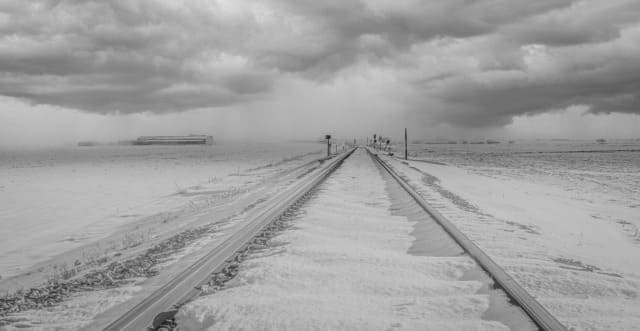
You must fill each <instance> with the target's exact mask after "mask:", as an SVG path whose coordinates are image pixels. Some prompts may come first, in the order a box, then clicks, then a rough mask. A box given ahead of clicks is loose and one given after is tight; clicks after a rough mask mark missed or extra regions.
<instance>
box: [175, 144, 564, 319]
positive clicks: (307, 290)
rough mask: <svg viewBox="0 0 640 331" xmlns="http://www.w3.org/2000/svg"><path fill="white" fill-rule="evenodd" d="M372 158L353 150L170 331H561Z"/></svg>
mask: <svg viewBox="0 0 640 331" xmlns="http://www.w3.org/2000/svg"><path fill="white" fill-rule="evenodd" d="M373 159H374V160H372V159H371V158H370V155H368V154H367V152H366V151H365V150H364V149H359V150H357V151H356V152H355V154H354V156H352V157H351V158H349V160H348V161H346V162H345V163H344V165H343V166H341V167H340V168H339V169H337V170H336V172H335V173H334V174H333V175H332V176H330V177H329V178H327V180H326V181H325V182H324V183H323V184H322V185H320V186H319V187H318V188H317V189H316V190H315V193H314V194H313V195H312V196H311V197H310V198H309V199H308V200H307V201H305V202H304V204H301V205H300V206H299V207H298V208H297V209H296V213H295V214H294V215H293V216H292V217H288V218H287V223H288V224H290V225H292V226H290V227H287V229H286V230H284V231H280V232H279V234H278V235H276V236H275V237H273V238H272V239H271V240H272V241H271V243H270V244H268V245H266V246H264V247H265V248H262V249H260V250H257V251H254V252H252V253H250V254H248V255H247V256H246V257H245V258H244V260H243V261H242V262H241V263H239V265H237V266H236V269H235V270H234V273H233V277H232V278H226V279H225V280H224V281H223V282H222V283H219V284H217V285H216V286H217V288H216V290H215V291H213V292H211V293H209V294H206V295H203V296H201V297H199V298H197V299H195V300H193V301H191V302H189V303H188V304H186V305H184V306H183V307H181V309H180V310H179V312H178V313H177V315H176V319H175V321H176V322H177V326H178V328H179V329H180V330H183V331H190V330H254V329H260V330H372V329H375V330H383V329H384V330H398V329H402V330H507V329H511V330H539V329H542V330H564V329H565V328H564V327H563V326H562V325H561V324H560V323H558V322H557V320H556V319H555V318H554V317H553V316H551V315H548V316H544V315H540V313H539V311H534V313H531V311H530V310H531V307H532V306H533V307H534V310H535V309H537V308H535V304H537V302H535V300H534V299H532V298H531V297H530V296H529V297H528V298H526V297H525V299H524V300H523V301H515V302H513V301H510V298H515V300H522V293H519V294H518V295H520V296H514V295H513V294H511V293H510V294H509V295H507V294H506V293H505V291H503V290H502V289H500V288H496V286H495V284H496V283H497V282H498V281H500V282H501V286H505V285H504V275H506V274H504V275H502V274H499V272H496V268H497V269H499V267H498V266H497V265H496V266H493V267H491V268H486V267H485V266H484V265H483V266H482V267H481V266H480V265H479V264H478V262H477V260H476V259H478V258H477V256H478V255H479V253H478V252H476V251H473V254H474V255H473V257H472V255H471V253H470V251H471V250H470V249H469V247H468V245H467V244H466V243H464V245H467V247H464V249H463V247H461V245H460V244H459V243H458V242H456V240H454V239H452V237H451V234H450V233H451V229H447V230H449V231H445V230H444V227H443V226H442V225H441V224H439V223H438V222H437V221H436V220H435V219H434V217H433V214H430V213H429V210H428V208H425V206H423V205H422V204H421V203H420V200H419V199H416V197H415V196H413V195H412V194H411V192H412V191H411V188H409V187H406V188H405V187H404V186H403V180H402V179H401V178H399V177H397V176H394V173H393V170H392V169H388V168H386V167H385V164H384V163H382V162H377V161H375V160H377V157H375V156H373ZM437 217H439V216H437ZM458 240H459V238H458ZM482 263H486V262H485V261H482ZM483 269H486V270H488V271H489V272H488V273H489V274H488V273H487V272H486V271H484V270H483ZM500 270H501V269H500ZM494 273H495V274H498V276H496V275H495V274H494ZM502 273H504V271H502ZM507 277H508V276H507ZM506 286H510V289H511V290H513V288H514V287H516V288H517V287H519V286H518V285H517V284H507V285H506ZM524 294H525V295H526V292H525V293H524ZM525 306H526V307H525ZM544 312H546V311H543V313H544ZM547 314H548V313H547ZM540 316H542V319H541V318H540Z"/></svg>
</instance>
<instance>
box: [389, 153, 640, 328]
mask: <svg viewBox="0 0 640 331" xmlns="http://www.w3.org/2000/svg"><path fill="white" fill-rule="evenodd" d="M595 147H598V146H595ZM595 147H594V146H591V148H595ZM414 148H415V146H414ZM437 148H442V147H439V146H438V147H437ZM456 148H462V147H460V146H458V147H456ZM464 148H467V149H471V148H473V147H472V146H468V147H467V146H465V147H464ZM480 148H483V149H485V151H483V152H482V153H474V152H473V151H472V150H467V151H465V152H464V153H462V152H459V151H455V152H451V153H450V154H447V153H445V152H443V151H439V150H435V151H434V150H433V147H432V146H429V147H426V149H432V151H431V152H429V153H417V154H418V156H417V157H418V160H415V161H409V162H407V163H405V162H403V161H401V160H399V159H395V158H391V157H385V158H386V159H387V160H388V161H390V162H392V164H393V166H394V168H396V169H397V170H399V171H400V172H401V173H403V174H404V176H406V177H407V178H408V179H409V180H410V181H411V183H412V185H413V186H414V187H416V188H418V189H419V190H420V191H421V193H422V195H423V196H424V197H425V199H426V200H427V201H428V202H430V203H431V204H432V205H434V206H435V207H436V208H438V210H439V211H440V212H441V213H442V214H444V215H445V216H446V217H447V218H449V219H450V220H451V221H453V222H454V223H455V224H456V225H457V226H458V227H459V228H460V229H461V230H462V231H463V232H465V233H466V234H467V235H468V236H469V237H470V238H471V239H472V240H474V241H475V242H476V243H477V244H478V245H479V246H480V247H481V248H483V249H484V250H485V251H486V252H487V253H488V254H489V255H490V256H492V257H493V258H494V259H495V260H496V261H497V262H498V263H499V264H501V265H502V266H503V267H505V269H507V271H508V272H509V273H511V274H512V275H513V276H514V277H515V278H516V279H517V280H518V281H519V282H520V283H521V284H522V285H523V286H524V287H525V288H526V289H527V290H528V291H530V292H531V293H532V294H533V295H534V296H536V297H538V299H539V301H541V303H543V305H545V306H546V307H547V308H548V309H549V310H550V311H551V312H552V313H553V314H554V315H556V316H557V317H558V318H559V319H560V320H561V321H562V322H563V323H565V324H566V325H568V326H570V327H573V328H575V329H579V330H580V329H583V330H612V329H615V330H640V259H639V258H638V256H640V241H639V238H640V237H639V233H638V227H639V226H640V209H639V208H638V206H640V194H638V193H639V192H638V190H640V187H639V186H638V185H637V183H638V182H640V177H639V175H638V169H639V168H640V163H639V162H638V157H639V155H638V153H637V152H616V153H595V154H593V153H582V152H580V153H555V152H554V153H552V155H547V154H545V153H535V154H533V155H529V154H526V155H525V156H524V157H523V156H522V155H512V154H509V153H504V151H503V150H495V151H494V152H486V151H487V150H488V149H489V148H492V147H490V146H481V147H480ZM511 148H515V147H511ZM434 161H435V162H434ZM634 169H635V170H634Z"/></svg>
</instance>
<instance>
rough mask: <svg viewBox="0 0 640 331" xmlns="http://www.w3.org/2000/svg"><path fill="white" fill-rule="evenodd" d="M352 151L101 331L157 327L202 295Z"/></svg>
mask: <svg viewBox="0 0 640 331" xmlns="http://www.w3.org/2000/svg"><path fill="white" fill-rule="evenodd" d="M353 151H354V149H352V150H350V151H348V152H345V153H342V154H341V155H339V156H337V157H335V158H333V159H329V162H330V163H329V164H327V166H325V167H324V168H323V169H322V170H321V171H319V172H318V173H316V174H314V175H313V176H309V177H307V178H304V179H302V180H301V182H300V183H298V184H296V185H295V186H294V187H292V188H291V189H289V190H287V191H285V192H282V193H281V194H279V195H278V196H277V197H276V198H275V199H274V200H273V201H274V202H273V203H272V204H271V205H269V206H268V207H266V208H264V209H263V211H262V212H261V213H259V214H257V215H256V216H255V217H254V218H253V219H252V220H251V221H249V222H247V225H246V226H244V227H243V228H242V229H241V230H240V231H238V232H236V233H235V234H233V235H231V236H230V237H229V238H228V239H227V240H225V241H224V242H223V243H221V244H220V245H219V246H217V247H216V248H215V249H214V250H212V251H211V252H209V253H208V254H207V255H205V256H204V257H202V258H201V259H199V260H198V261H197V262H195V263H194V264H192V265H191V266H190V267H188V268H186V269H185V270H183V271H182V272H181V273H180V274H178V275H177V276H176V277H174V278H173V279H172V280H170V281H169V282H167V283H166V284H165V285H163V286H161V287H160V288H158V289H157V290H155V291H154V292H153V293H151V294H150V295H149V296H148V297H147V298H145V299H144V300H142V301H141V302H140V303H138V304H137V305H136V306H134V307H133V308H132V309H130V310H129V311H128V312H127V313H125V314H124V315H122V316H120V317H119V318H117V319H115V320H114V321H113V322H111V324H109V325H108V326H107V327H106V328H105V329H104V330H136V331H138V330H145V329H147V328H149V327H151V326H152V323H160V322H162V320H161V319H163V318H170V317H172V315H173V314H174V313H175V309H176V308H177V307H180V306H181V305H183V304H184V303H186V302H189V301H190V300H191V299H193V298H195V297H197V296H198V295H199V294H200V293H201V292H202V288H201V285H202V284H205V283H206V282H207V281H208V280H209V278H210V276H211V274H212V273H215V272H217V271H220V270H221V269H222V268H223V267H224V266H225V265H226V263H227V262H228V261H230V260H232V259H234V257H235V255H236V254H238V253H239V252H241V251H242V250H243V249H244V248H245V247H246V246H247V244H249V243H250V242H251V240H252V238H254V237H255V236H257V235H258V234H259V233H260V232H261V231H262V230H263V229H264V228H266V227H267V226H268V225H269V224H270V223H272V222H273V221H275V220H277V219H278V218H279V217H281V216H282V215H284V214H285V213H286V212H287V210H289V209H290V208H291V207H293V206H294V205H296V203H297V202H298V201H300V200H301V199H303V198H304V197H305V195H307V194H308V193H309V192H310V191H312V190H313V189H314V188H315V187H316V186H318V185H319V184H320V183H322V182H323V181H324V180H325V179H326V178H327V177H328V176H329V175H330V174H331V173H332V172H333V171H334V170H335V169H336V168H338V167H339V166H340V165H341V164H342V162H343V161H344V160H345V159H346V158H347V157H349V156H350V155H351V154H352V153H353Z"/></svg>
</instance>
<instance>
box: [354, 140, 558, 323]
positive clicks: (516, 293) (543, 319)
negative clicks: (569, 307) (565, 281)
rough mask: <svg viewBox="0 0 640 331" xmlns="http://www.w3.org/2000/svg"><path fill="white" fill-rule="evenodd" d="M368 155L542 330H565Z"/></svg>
mask: <svg viewBox="0 0 640 331" xmlns="http://www.w3.org/2000/svg"><path fill="white" fill-rule="evenodd" d="M367 152H369V155H371V157H372V158H373V159H374V160H376V161H377V162H378V163H379V164H380V165H381V166H382V168H384V169H385V170H386V171H387V172H388V173H389V174H390V175H391V177H393V178H394V179H395V180H396V181H397V182H398V184H400V186H401V187H402V188H403V189H404V190H405V191H406V192H407V193H409V195H411V197H412V198H413V199H414V200H415V201H416V202H417V203H418V205H420V207H422V209H424V210H425V211H426V212H427V213H428V214H429V215H431V217H433V219H434V220H435V221H436V222H437V223H438V224H439V225H440V226H442V228H443V229H444V230H445V231H446V232H447V233H448V234H449V235H450V236H451V237H452V238H453V239H454V240H455V241H456V242H457V243H458V245H460V246H461V247H462V249H463V250H464V251H465V252H467V254H469V255H470V256H471V257H472V258H473V259H474V260H475V261H476V262H477V263H478V264H479V265H480V267H481V268H482V269H484V270H485V271H486V272H487V273H488V274H489V276H490V277H491V278H493V280H494V281H495V282H496V283H497V284H498V285H499V286H500V287H501V288H502V289H503V290H504V291H505V292H506V293H507V295H508V296H509V297H510V298H511V299H512V300H513V301H514V302H516V303H517V304H518V305H519V306H520V307H521V308H522V309H523V310H524V311H525V313H527V315H529V317H530V318H531V319H532V320H533V322H534V323H535V324H536V325H537V326H538V327H539V328H540V329H542V330H545V331H566V330H567V329H566V328H565V326H564V325H562V323H560V321H558V319H556V318H555V316H553V315H551V313H549V311H548V310H546V309H545V308H544V307H543V306H542V305H541V304H540V303H539V302H538V301H537V300H536V299H535V298H534V297H533V296H531V295H530V294H529V293H528V292H527V291H526V290H525V289H524V288H523V287H522V286H520V284H518V282H516V280H515V279H513V277H511V276H510V275H509V274H507V272H505V271H504V270H503V269H502V268H501V267H500V266H499V265H498V264H497V263H496V262H495V261H493V260H492V259H491V258H490V257H489V256H488V255H487V254H486V253H485V252H484V251H482V249H480V247H478V246H477V245H476V244H474V243H473V242H472V241H471V240H470V239H469V238H468V237H467V236H466V235H465V234H464V233H462V232H461V231H460V230H458V228H457V227H456V226H455V225H453V223H451V221H449V220H448V219H447V218H446V217H444V216H443V215H442V214H440V213H439V212H438V211H437V210H435V208H433V207H431V206H430V205H429V204H428V203H427V202H426V201H425V200H424V199H423V198H422V196H421V195H420V194H419V193H418V192H416V190H415V189H414V188H413V187H411V185H409V184H408V183H407V182H406V181H405V180H404V179H403V178H402V177H400V176H399V175H398V173H397V172H396V171H395V170H394V169H393V168H392V167H391V166H389V165H388V164H387V163H386V162H385V161H383V160H382V159H381V158H380V157H379V156H378V155H377V154H374V153H372V152H371V151H370V150H369V149H368V148H367Z"/></svg>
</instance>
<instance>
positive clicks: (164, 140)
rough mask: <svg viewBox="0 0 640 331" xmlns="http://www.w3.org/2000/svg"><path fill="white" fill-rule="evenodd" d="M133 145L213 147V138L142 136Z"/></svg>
mask: <svg viewBox="0 0 640 331" xmlns="http://www.w3.org/2000/svg"><path fill="white" fill-rule="evenodd" d="M133 144H134V145H213V137H212V136H205V135H188V136H142V137H138V139H136V140H134V141H133Z"/></svg>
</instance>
